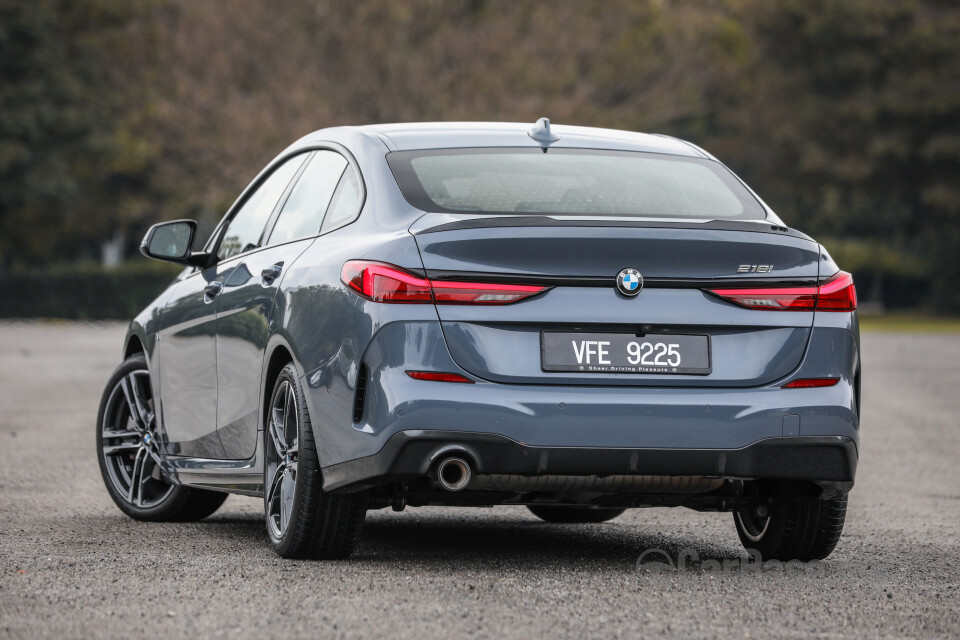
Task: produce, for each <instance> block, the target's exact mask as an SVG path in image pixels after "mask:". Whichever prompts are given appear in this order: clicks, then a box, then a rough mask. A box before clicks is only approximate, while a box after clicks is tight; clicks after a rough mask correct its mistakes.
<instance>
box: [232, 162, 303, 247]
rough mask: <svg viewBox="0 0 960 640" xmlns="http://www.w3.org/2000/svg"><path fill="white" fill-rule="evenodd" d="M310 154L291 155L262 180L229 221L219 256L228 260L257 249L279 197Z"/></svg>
mask: <svg viewBox="0 0 960 640" xmlns="http://www.w3.org/2000/svg"><path fill="white" fill-rule="evenodd" d="M305 157H306V154H302V155H299V156H295V157H293V158H290V159H289V160H287V161H286V162H284V163H283V164H282V165H280V166H279V167H277V168H276V169H275V170H274V172H273V173H271V174H270V175H269V176H268V177H267V179H266V180H264V181H263V182H262V183H260V186H259V187H257V190H256V191H254V192H253V194H252V195H251V196H250V197H249V198H247V201H246V202H245V203H243V206H242V207H240V210H239V211H237V213H236V215H234V216H233V219H231V220H230V222H228V223H227V228H226V230H225V231H224V234H223V240H221V241H220V248H219V249H217V257H218V258H220V260H226V259H228V258H232V257H233V256H235V255H237V254H239V253H243V252H245V251H250V250H251V249H256V248H257V247H258V246H259V245H260V236H261V235H262V234H263V228H264V226H265V225H266V224H267V220H269V219H270V214H271V213H273V209H274V207H276V206H277V201H278V200H280V196H282V195H283V192H284V191H285V190H286V188H287V185H288V184H290V179H291V178H293V176H294V175H295V174H296V173H297V169H299V168H300V165H301V164H303V159H304V158H305Z"/></svg>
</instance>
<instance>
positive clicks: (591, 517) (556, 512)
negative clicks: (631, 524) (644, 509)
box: [527, 504, 626, 524]
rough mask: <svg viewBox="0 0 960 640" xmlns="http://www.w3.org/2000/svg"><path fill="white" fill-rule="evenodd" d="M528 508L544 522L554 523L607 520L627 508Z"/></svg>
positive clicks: (547, 505) (533, 506)
mask: <svg viewBox="0 0 960 640" xmlns="http://www.w3.org/2000/svg"><path fill="white" fill-rule="evenodd" d="M527 509H530V511H531V512H532V513H533V515H535V516H537V517H538V518H540V519H541V520H543V521H544V522H550V523H553V524H584V523H591V522H607V521H608V520H613V519H614V518H616V517H618V516H620V515H623V512H624V511H626V509H594V508H591V507H578V506H569V507H568V506H560V505H552V504H537V505H527Z"/></svg>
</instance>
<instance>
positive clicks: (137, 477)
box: [127, 447, 147, 507]
mask: <svg viewBox="0 0 960 640" xmlns="http://www.w3.org/2000/svg"><path fill="white" fill-rule="evenodd" d="M146 458H147V450H146V448H145V447H141V448H140V449H139V450H138V451H137V456H136V457H135V458H134V459H133V469H132V470H131V471H130V491H129V493H128V494H127V501H128V502H130V503H131V504H134V505H136V506H138V507H139V506H140V505H141V504H142V503H143V468H144V465H145V462H146Z"/></svg>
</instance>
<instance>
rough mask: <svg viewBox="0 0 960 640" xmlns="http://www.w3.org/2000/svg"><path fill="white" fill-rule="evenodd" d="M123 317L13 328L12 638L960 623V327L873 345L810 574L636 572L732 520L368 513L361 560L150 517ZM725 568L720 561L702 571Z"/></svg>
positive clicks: (4, 526) (6, 575)
mask: <svg viewBox="0 0 960 640" xmlns="http://www.w3.org/2000/svg"><path fill="white" fill-rule="evenodd" d="M122 335H123V328H122V327H121V326H119V325H113V324H110V325H84V324H73V323H7V324H0V638H40V637H56V638H60V639H63V638H86V637H103V638H114V637H116V638H130V637H138V636H147V637H153V636H160V635H161V634H163V635H164V636H168V637H185V636H188V635H189V636H195V637H199V638H207V637H210V638H214V637H221V636H229V637H231V638H239V637H248V636H251V637H252V636H258V637H278V636H281V635H284V636H291V637H292V636H309V637H313V636H322V637H343V638H356V637H382V638H391V639H399V638H416V639H418V640H421V639H423V638H427V637H441V636H442V637H445V638H461V637H470V638H484V637H491V638H500V637H535V636H550V637H552V638H568V637H569V638H583V637H604V638H617V637H636V636H638V635H665V636H684V637H691V636H693V637H703V636H737V637H774V636H776V637H795V636H796V637H800V636H803V637H806V636H820V637H842V636H848V635H850V634H853V633H857V634H860V635H864V636H869V637H904V636H911V637H924V638H930V637H950V636H958V635H960V614H958V609H960V465H958V463H957V453H958V451H960V429H958V425H957V409H958V406H960V401H958V390H960V364H958V363H960V335H956V334H953V335H936V336H934V335H917V334H914V335H907V334H903V335H899V334H867V335H865V336H864V340H863V343H864V345H863V347H864V376H863V379H864V402H863V406H864V419H863V425H864V426H863V440H862V447H861V463H860V469H859V474H858V478H857V487H856V488H855V489H854V491H853V493H852V494H851V499H850V510H849V512H848V514H847V526H846V529H845V531H844V535H843V538H842V539H841V540H840V544H839V546H838V548H837V550H836V551H835V552H834V553H833V555H832V556H831V557H830V558H829V559H828V560H826V561H824V562H822V563H820V564H819V565H817V566H815V567H807V568H804V569H798V568H780V569H776V568H775V567H770V566H768V567H766V569H768V570H767V571H763V572H746V573H741V572H737V571H729V570H728V571H723V570H719V571H718V570H712V571H711V570H706V568H707V567H706V566H701V568H700V569H696V570H694V569H687V570H684V571H681V572H677V571H671V572H666V573H656V572H650V571H643V570H641V571H638V570H637V568H636V561H637V558H638V556H640V554H641V553H642V552H644V551H645V550H648V549H661V550H664V551H666V552H668V553H670V554H671V555H673V556H674V557H676V556H677V555H678V554H679V553H680V552H681V551H682V550H684V549H689V550H693V551H695V552H696V553H697V554H698V555H699V557H700V559H701V560H704V559H707V560H712V561H716V562H717V563H721V564H722V563H723V562H724V561H726V562H727V564H728V565H729V564H733V563H736V562H737V561H738V559H739V558H741V557H742V556H743V552H742V550H741V548H740V545H739V542H738V540H737V537H736V532H735V531H734V526H733V521H732V519H731V517H730V515H729V514H700V513H695V512H693V511H688V510H683V509H643V510H633V511H631V512H628V513H627V514H625V515H624V516H622V517H620V518H619V519H617V520H615V521H614V522H612V523H608V524H601V525H565V526H559V525H547V524H542V523H539V522H538V521H537V520H536V519H534V518H533V516H531V515H529V514H528V513H527V512H526V510H525V509H523V508H519V507H498V508H496V509H472V510H471V509H443V508H421V509H408V510H407V511H405V512H403V513H393V512H390V511H376V512H371V513H370V514H369V516H368V520H367V523H368V524H367V527H366V529H365V532H364V538H363V542H362V544H361V547H360V549H359V551H358V552H357V553H356V555H355V556H354V557H353V558H351V559H349V560H346V561H339V562H299V561H281V560H280V559H278V558H277V557H276V556H275V555H274V553H273V552H272V551H271V550H270V548H269V547H268V545H267V542H266V539H265V531H264V526H263V522H262V514H261V503H260V501H259V500H255V499H252V498H241V497H230V498H229V499H228V500H227V502H226V503H225V504H224V506H223V507H222V508H221V509H220V510H219V511H218V512H217V513H216V514H215V515H214V516H212V517H211V518H209V519H208V520H206V521H204V522H200V523H192V524H151V523H138V522H134V521H133V520H130V519H129V518H127V517H126V516H124V515H123V514H121V513H120V511H119V510H117V509H116V507H115V506H114V505H113V503H112V502H111V501H110V499H109V498H108V496H107V494H106V491H105V490H104V488H103V487H102V484H101V479H100V474H99V471H98V469H97V463H96V458H95V453H94V428H95V427H94V423H95V419H96V410H97V404H98V401H99V396H100V392H101V388H102V386H103V384H104V383H105V381H106V379H107V377H108V376H109V374H110V372H111V370H112V369H113V367H114V366H115V365H116V364H117V362H118V360H119V355H120V354H119V351H120V343H121V339H122ZM708 564H712V563H708Z"/></svg>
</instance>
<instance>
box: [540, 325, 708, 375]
mask: <svg viewBox="0 0 960 640" xmlns="http://www.w3.org/2000/svg"><path fill="white" fill-rule="evenodd" d="M540 362H541V366H542V368H543V370H544V371H576V372H580V373H659V374H678V375H679V374H693V375H706V374H708V373H710V371H711V365H710V338H709V337H708V336H703V335H676V334H672V333H648V334H644V335H639V336H638V335H637V334H635V333H579V332H576V333H573V332H565V331H544V332H542V333H541V334H540Z"/></svg>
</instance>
